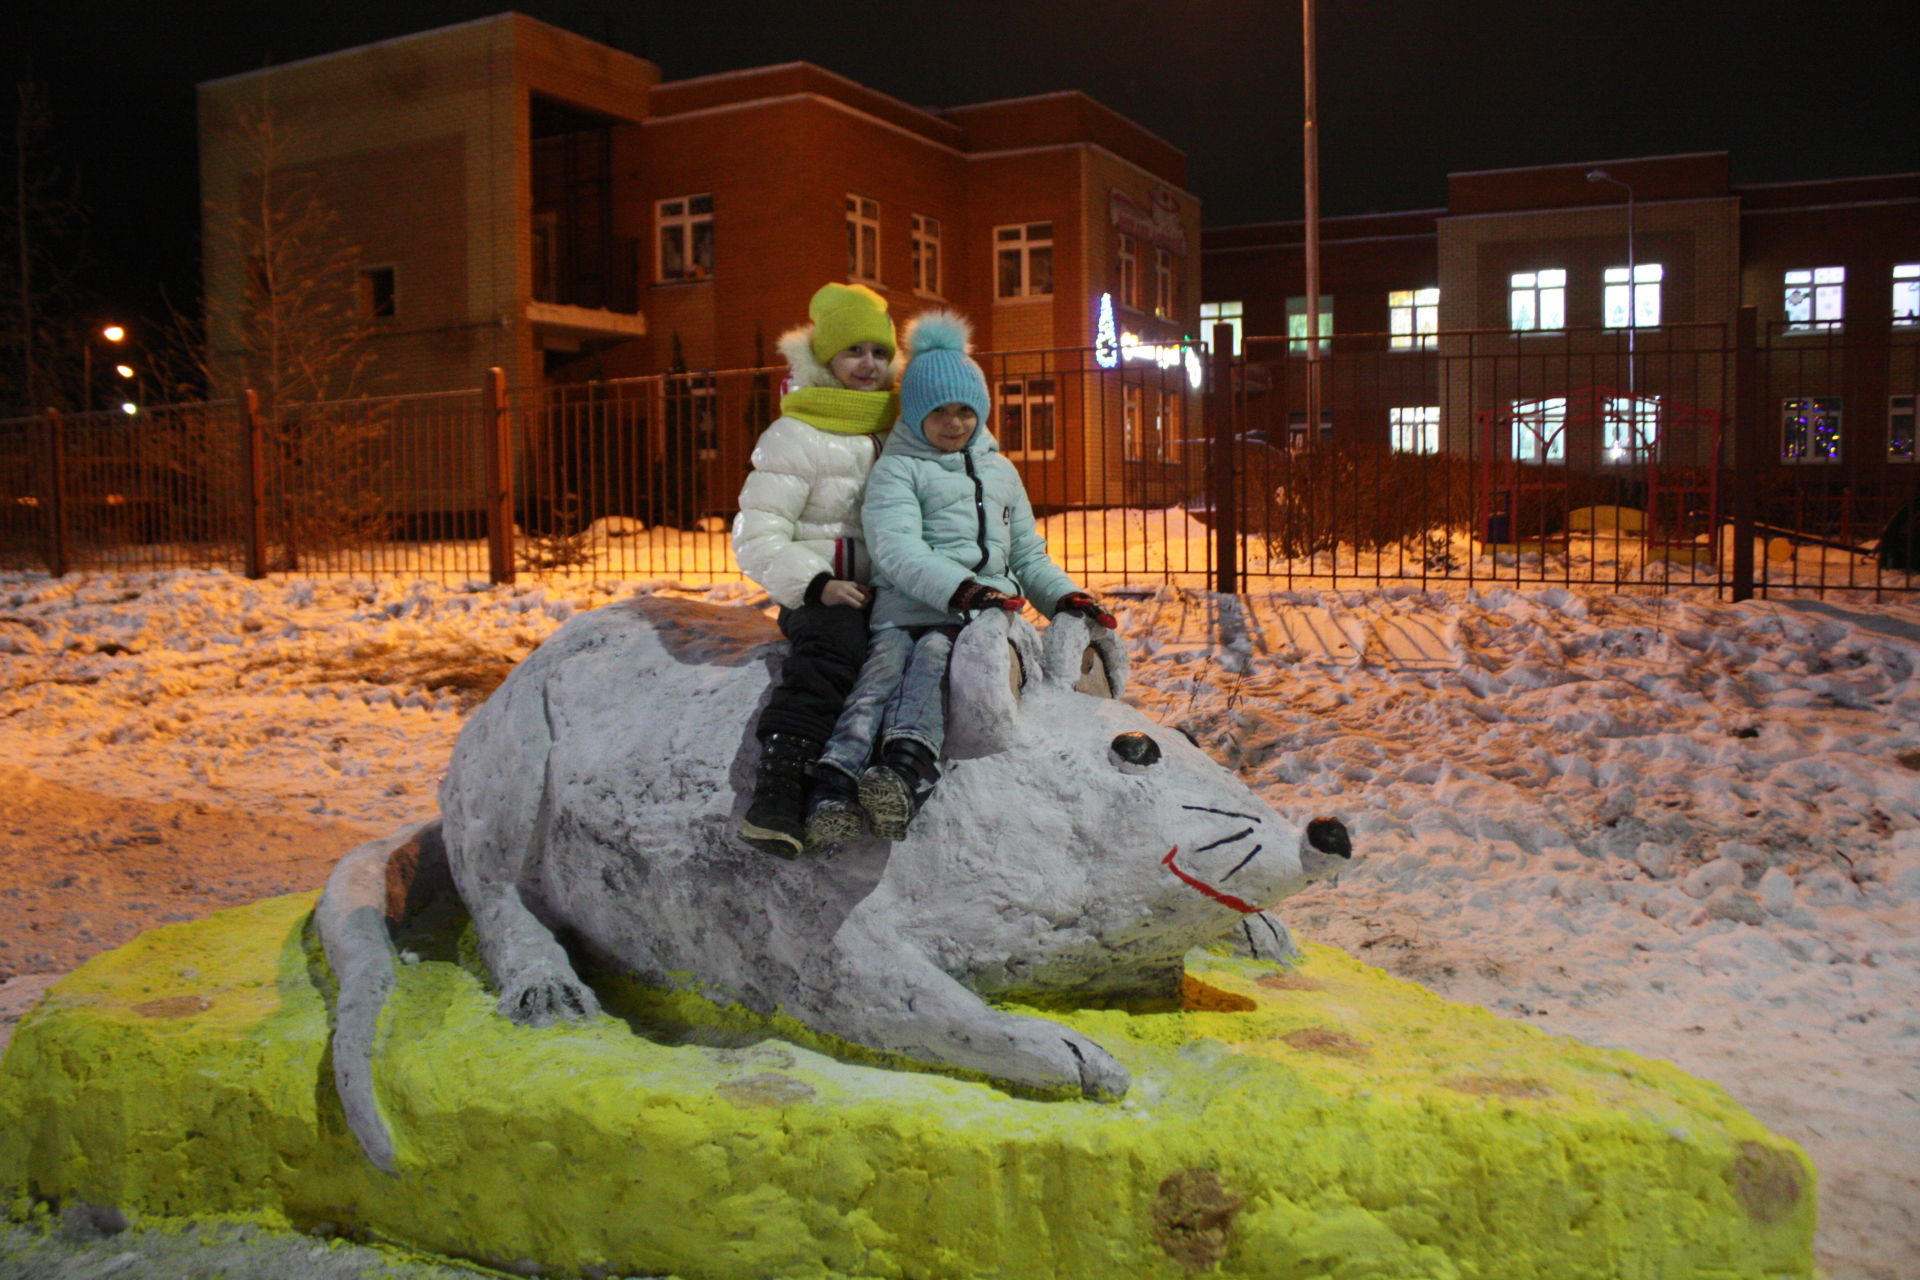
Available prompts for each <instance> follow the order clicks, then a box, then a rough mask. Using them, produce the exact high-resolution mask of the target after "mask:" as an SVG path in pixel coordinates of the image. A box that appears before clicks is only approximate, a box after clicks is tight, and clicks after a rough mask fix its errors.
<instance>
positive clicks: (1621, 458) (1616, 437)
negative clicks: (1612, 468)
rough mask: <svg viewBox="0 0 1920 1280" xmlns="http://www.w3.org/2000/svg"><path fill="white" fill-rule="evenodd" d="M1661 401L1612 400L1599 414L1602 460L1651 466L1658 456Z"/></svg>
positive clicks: (1638, 398) (1651, 398) (1652, 398)
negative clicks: (1649, 464)
mask: <svg viewBox="0 0 1920 1280" xmlns="http://www.w3.org/2000/svg"><path fill="white" fill-rule="evenodd" d="M1659 447H1660V397H1659V396H1635V397H1632V398H1629V397H1627V396H1610V397H1608V399H1607V402H1606V404H1604V405H1603V406H1601V410H1600V456H1601V459H1602V460H1603V461H1606V462H1612V463H1632V462H1652V461H1654V459H1655V458H1656V457H1658V456H1659Z"/></svg>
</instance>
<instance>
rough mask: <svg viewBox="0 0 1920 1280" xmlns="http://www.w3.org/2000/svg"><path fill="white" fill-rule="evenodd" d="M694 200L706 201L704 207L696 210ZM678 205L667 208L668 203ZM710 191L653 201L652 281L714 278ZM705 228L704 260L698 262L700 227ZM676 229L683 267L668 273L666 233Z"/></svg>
mask: <svg viewBox="0 0 1920 1280" xmlns="http://www.w3.org/2000/svg"><path fill="white" fill-rule="evenodd" d="M696 201H705V202H706V207H705V208H704V209H695V208H694V204H695V202H696ZM669 205H677V206H679V207H678V209H676V210H674V211H671V212H670V211H669V210H668V208H667V206H669ZM713 221H714V219H713V193H712V192H711V191H707V192H701V193H699V194H696V195H685V196H668V197H667V198H666V199H664V200H655V201H654V202H653V281H654V283H655V284H698V283H700V282H701V281H703V280H711V279H713V258H714V228H713ZM703 227H704V228H705V229H706V237H705V245H706V259H707V260H706V262H705V263H704V264H702V263H701V262H700V247H701V243H702V238H701V236H700V230H701V228H703ZM670 228H671V229H675V230H677V231H679V232H680V233H681V234H680V235H679V237H678V239H679V241H680V257H681V263H682V267H681V269H680V271H679V272H678V273H677V274H673V275H669V274H668V273H667V232H668V230H669V229H670Z"/></svg>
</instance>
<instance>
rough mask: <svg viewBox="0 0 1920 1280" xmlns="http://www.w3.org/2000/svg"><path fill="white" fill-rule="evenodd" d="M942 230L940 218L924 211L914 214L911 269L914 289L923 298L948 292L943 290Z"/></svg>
mask: <svg viewBox="0 0 1920 1280" xmlns="http://www.w3.org/2000/svg"><path fill="white" fill-rule="evenodd" d="M942 230H943V228H942V227H941V225H940V219H938V218H935V217H933V216H931V215H929V214H924V213H916V214H914V215H913V220H912V223H911V235H912V253H911V259H912V261H911V264H910V270H911V273H912V277H913V291H914V292H915V293H916V294H919V295H920V296H921V297H923V298H944V297H946V294H944V293H942V292H941V289H942V286H943V285H944V283H945V282H944V281H943V280H942V279H941V272H942V268H943V263H942V262H941V257H942V254H941V232H942Z"/></svg>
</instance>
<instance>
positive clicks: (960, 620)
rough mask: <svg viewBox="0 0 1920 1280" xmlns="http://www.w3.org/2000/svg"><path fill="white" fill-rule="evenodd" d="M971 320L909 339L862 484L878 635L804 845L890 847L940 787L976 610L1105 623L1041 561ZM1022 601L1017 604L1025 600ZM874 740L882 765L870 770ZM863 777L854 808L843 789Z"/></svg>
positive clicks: (822, 767)
mask: <svg viewBox="0 0 1920 1280" xmlns="http://www.w3.org/2000/svg"><path fill="white" fill-rule="evenodd" d="M969 336H970V331H969V328H968V325H967V322H966V321H965V320H963V319H962V318H961V317H959V316H958V315H955V314H953V313H952V312H948V311H935V312H929V313H927V314H925V315H922V316H921V317H920V318H919V319H918V320H916V321H915V322H914V324H913V325H912V326H911V327H910V328H909V330H908V331H907V336H906V343H905V345H906V346H907V347H908V348H909V349H910V350H911V351H912V358H911V359H910V360H909V361H908V363H907V367H906V370H905V372H904V373H902V374H901V377H900V421H899V423H898V424H897V425H896V426H895V428H894V430H893V433H892V435H891V437H890V438H889V439H888V441H887V447H886V450H885V451H884V452H883V453H882V454H881V456H880V460H879V461H878V462H876V463H875V464H874V467H873V471H872V473H871V474H870V475H869V477H868V479H867V492H866V498H865V499H864V501H863V502H862V505H861V525H862V527H863V528H864V530H865V531H866V537H867V548H868V551H869V552H870V554H871V555H872V557H873V565H874V572H873V586H874V604H873V617H872V620H871V625H872V628H873V638H872V641H871V643H870V645H869V648H868V651H867V661H866V664H865V665H864V666H863V667H862V668H861V672H860V678H859V681H858V682H857V683H856V684H855V686H854V690H853V693H852V694H851V695H850V696H849V698H848V700H847V704H846V707H845V709H844V710H843V711H842V713H841V715H840V719H839V722H838V723H837V724H836V726H835V728H834V734H833V737H832V739H831V740H830V741H829V742H828V743H827V749H826V751H825V752H824V753H823V754H822V755H821V757H820V759H819V761H818V763H816V764H815V766H814V769H813V772H814V775H815V776H816V777H817V778H819V779H821V780H822V782H823V783H824V784H825V788H824V789H825V790H826V791H827V792H828V793H829V794H835V793H837V794H838V795H840V796H841V797H843V799H842V801H841V802H840V803H822V804H821V805H819V806H817V807H816V810H815V813H814V815H813V818H812V820H811V822H810V826H809V831H808V838H809V843H813V842H816V841H818V842H821V843H831V842H833V841H836V840H841V839H846V838H848V837H850V836H853V835H856V834H858V832H859V824H860V812H859V809H864V810H865V812H866V817H867V819H868V821H870V822H871V823H872V824H873V829H874V833H875V834H876V835H880V836H883V837H886V838H888V839H893V840H897V839H899V838H901V837H902V836H903V835H905V834H906V829H907V824H908V822H910V821H912V819H913V816H914V814H916V813H917V812H919V810H920V807H921V805H922V804H924V803H925V801H926V798H927V794H928V792H929V791H931V789H932V787H933V784H934V783H935V782H936V781H937V780H938V779H939V777H940V769H939V765H938V761H939V759H940V748H941V745H942V743H943V742H944V741H945V739H946V716H945V709H944V701H943V699H944V687H945V681H946V672H947V658H948V656H949V655H950V654H951V653H952V650H953V641H954V637H955V636H957V635H958V634H959V632H960V628H961V626H962V625H963V624H964V623H965V622H966V621H967V620H968V618H969V617H970V616H972V615H973V614H976V613H978V612H980V611H981V610H983V609H1007V610H1010V611H1013V612H1018V611H1019V610H1020V609H1022V608H1024V607H1025V605H1026V603H1027V599H1031V600H1033V601H1034V602H1035V603H1036V604H1037V605H1038V606H1039V608H1040V610H1041V612H1043V613H1045V614H1046V615H1047V616H1048V617H1052V616H1053V615H1054V614H1055V613H1057V612H1059V611H1061V610H1067V611H1069V612H1074V613H1079V614H1082V615H1084V616H1085V617H1087V618H1089V619H1091V620H1093V621H1097V622H1099V623H1100V624H1102V625H1103V626H1108V627H1111V626H1113V619H1112V617H1110V616H1109V615H1108V614H1106V613H1105V612H1104V611H1103V610H1102V609H1101V608H1100V605H1099V603H1098V602H1097V601H1096V600H1095V599H1094V598H1093V597H1092V596H1091V595H1089V594H1087V593H1086V592H1085V591H1083V590H1081V589H1080V588H1079V587H1078V586H1076V585H1075V584H1074V582H1073V579H1071V578H1069V577H1068V576H1067V575H1066V574H1065V573H1063V572H1062V571H1061V570H1060V567H1059V566H1058V565H1056V564H1054V563H1053V561H1052V560H1051V559H1049V558H1048V556H1047V543H1046V539H1045V538H1043V537H1041V536H1040V531H1039V529H1038V528H1037V527H1036V526H1035V523H1034V518H1033V506H1032V504H1031V503H1029V502H1028V500H1027V491H1026V487H1025V486H1024V485H1023V484H1022V483H1021V482H1020V473H1019V471H1017V470H1016V469H1015V468H1014V465H1013V464H1012V463H1011V462H1009V461H1007V460H1006V459H1005V458H1004V457H1002V456H1001V454H1000V446H999V444H998V442H996V441H995V440H994V438H993V435H992V433H991V432H989V431H988V430H987V418H988V416H989V414H990V413H991V412H992V408H993V400H992V397H991V396H990V395H989V394H988V391H987V379H986V376H985V375H984V374H983V373H982V372H981V371H980V366H979V365H978V364H976V363H974V361H973V360H972V359H971V358H969V356H968V354H967V350H968V346H967V344H968V338H969ZM1023 597H1025V598H1023ZM876 730H877V731H878V733H879V737H880V761H879V763H878V764H874V765H872V766H871V767H868V759H869V756H870V754H871V751H872V746H873V741H874V735H875V732H876ZM855 778H857V779H858V787H859V809H856V808H855V807H854V806H853V805H852V803H851V802H850V800H848V799H845V797H847V796H848V788H847V786H846V783H847V782H848V781H850V780H852V779H855Z"/></svg>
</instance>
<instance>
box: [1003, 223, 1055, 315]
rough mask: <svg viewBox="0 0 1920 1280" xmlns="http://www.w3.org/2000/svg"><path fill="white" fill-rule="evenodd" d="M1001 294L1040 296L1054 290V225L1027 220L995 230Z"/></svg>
mask: <svg viewBox="0 0 1920 1280" xmlns="http://www.w3.org/2000/svg"><path fill="white" fill-rule="evenodd" d="M993 247H994V252H995V254H996V258H995V261H996V263H997V266H998V269H999V288H998V296H999V297H1002V298H1038V297H1044V296H1046V295H1048V294H1051V293H1052V292H1053V224H1052V223H1051V222H1026V223H1021V224H1020V225H1018V226H1011V227H995V228H994V229H993Z"/></svg>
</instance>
